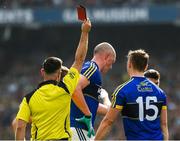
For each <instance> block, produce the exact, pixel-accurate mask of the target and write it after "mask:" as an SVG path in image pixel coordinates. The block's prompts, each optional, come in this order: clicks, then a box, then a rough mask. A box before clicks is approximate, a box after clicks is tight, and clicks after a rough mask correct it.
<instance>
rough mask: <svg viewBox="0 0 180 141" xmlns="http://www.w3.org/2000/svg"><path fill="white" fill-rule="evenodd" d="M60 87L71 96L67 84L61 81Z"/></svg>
mask: <svg viewBox="0 0 180 141" xmlns="http://www.w3.org/2000/svg"><path fill="white" fill-rule="evenodd" d="M58 86H59V87H61V88H63V89H64V90H65V91H66V92H67V93H68V94H70V92H69V90H68V88H67V87H66V84H64V82H62V81H60V82H59V84H58Z"/></svg>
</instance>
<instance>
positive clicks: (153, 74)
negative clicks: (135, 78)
mask: <svg viewBox="0 0 180 141" xmlns="http://www.w3.org/2000/svg"><path fill="white" fill-rule="evenodd" d="M144 76H145V77H146V78H148V79H149V80H151V81H152V82H154V83H155V84H156V85H158V86H159V84H160V73H159V72H158V71H157V70H155V69H149V70H147V71H145V72H144Z"/></svg>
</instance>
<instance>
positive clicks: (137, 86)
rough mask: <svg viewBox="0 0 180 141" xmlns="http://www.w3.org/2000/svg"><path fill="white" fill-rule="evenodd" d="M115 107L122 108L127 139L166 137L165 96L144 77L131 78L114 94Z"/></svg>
mask: <svg viewBox="0 0 180 141" xmlns="http://www.w3.org/2000/svg"><path fill="white" fill-rule="evenodd" d="M112 107H113V108H117V109H121V110H122V117H123V124H124V130H125V135H126V137H127V139H128V140H163V135H162V131H161V126H160V114H161V109H163V108H166V95H165V93H164V92H163V91H162V90H161V89H160V88H159V87H158V86H156V85H155V84H154V83H152V82H151V81H149V80H148V79H147V78H145V77H132V78H131V79H130V80H129V81H127V82H126V83H124V84H122V85H120V86H118V87H117V88H116V90H115V91H114V93H113V94H112Z"/></svg>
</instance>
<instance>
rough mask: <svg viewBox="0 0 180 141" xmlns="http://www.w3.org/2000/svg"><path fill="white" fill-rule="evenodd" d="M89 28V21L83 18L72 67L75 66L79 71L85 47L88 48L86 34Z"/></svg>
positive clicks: (84, 54) (85, 51)
mask: <svg viewBox="0 0 180 141" xmlns="http://www.w3.org/2000/svg"><path fill="white" fill-rule="evenodd" d="M90 30H91V21H90V20H89V19H87V20H85V21H84V22H83V24H82V26H81V37H80V41H79V45H78V47H77V49H76V54H75V61H74V63H73V65H72V67H74V68H76V69H77V70H78V71H79V72H80V71H81V67H82V64H83V62H84V60H85V57H86V54H87V49H88V36H89V31H90Z"/></svg>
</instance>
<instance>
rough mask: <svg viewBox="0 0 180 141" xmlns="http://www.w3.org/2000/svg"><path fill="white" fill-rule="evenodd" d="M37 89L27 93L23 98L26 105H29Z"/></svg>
mask: <svg viewBox="0 0 180 141" xmlns="http://www.w3.org/2000/svg"><path fill="white" fill-rule="evenodd" d="M36 90H37V89H34V90H32V91H31V92H29V93H27V94H26V95H25V96H24V97H25V98H26V101H27V103H29V101H30V99H31V97H32V96H33V94H34V93H35V92H36Z"/></svg>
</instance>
